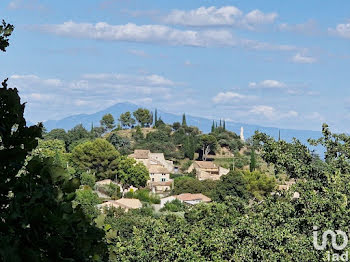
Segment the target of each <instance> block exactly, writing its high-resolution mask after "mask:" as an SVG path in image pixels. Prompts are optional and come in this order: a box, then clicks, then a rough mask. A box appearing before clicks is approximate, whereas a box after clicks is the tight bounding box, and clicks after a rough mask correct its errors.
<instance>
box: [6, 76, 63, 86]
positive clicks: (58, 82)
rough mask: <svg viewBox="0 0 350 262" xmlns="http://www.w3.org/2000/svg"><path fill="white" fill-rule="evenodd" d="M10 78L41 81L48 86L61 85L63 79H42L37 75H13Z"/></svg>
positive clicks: (34, 81)
mask: <svg viewBox="0 0 350 262" xmlns="http://www.w3.org/2000/svg"><path fill="white" fill-rule="evenodd" d="M10 79H16V80H24V81H28V82H30V83H41V84H44V85H48V86H60V85H62V81H61V80H60V79H56V78H49V79H42V78H40V77H38V76H36V75H12V76H11V77H10Z"/></svg>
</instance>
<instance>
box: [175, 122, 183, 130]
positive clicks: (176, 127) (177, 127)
mask: <svg viewBox="0 0 350 262" xmlns="http://www.w3.org/2000/svg"><path fill="white" fill-rule="evenodd" d="M180 127H181V124H180V122H174V123H173V130H174V131H177V130H179V129H180Z"/></svg>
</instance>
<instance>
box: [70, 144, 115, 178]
mask: <svg viewBox="0 0 350 262" xmlns="http://www.w3.org/2000/svg"><path fill="white" fill-rule="evenodd" d="M119 156H120V154H119V152H118V151H117V150H116V149H115V148H114V146H113V145H112V144H110V143H109V142H108V141H106V140H104V139H102V138H97V139H95V140H94V141H88V142H85V143H83V144H80V145H78V146H76V147H75V148H74V149H73V152H72V161H73V163H74V164H75V166H76V167H77V169H79V170H81V171H90V172H93V173H95V175H96V177H97V178H98V179H105V178H110V179H114V178H115V175H116V174H117V172H118V162H119Z"/></svg>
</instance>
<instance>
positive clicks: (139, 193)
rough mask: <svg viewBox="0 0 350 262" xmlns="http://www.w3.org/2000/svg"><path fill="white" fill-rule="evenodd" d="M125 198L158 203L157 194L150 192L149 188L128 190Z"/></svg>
mask: <svg viewBox="0 0 350 262" xmlns="http://www.w3.org/2000/svg"><path fill="white" fill-rule="evenodd" d="M125 197H127V198H137V199H139V200H140V201H142V202H147V203H150V204H159V203H160V199H159V197H158V196H157V195H155V194H152V193H151V192H150V190H149V189H146V188H143V189H139V190H136V191H129V192H127V193H126V194H125Z"/></svg>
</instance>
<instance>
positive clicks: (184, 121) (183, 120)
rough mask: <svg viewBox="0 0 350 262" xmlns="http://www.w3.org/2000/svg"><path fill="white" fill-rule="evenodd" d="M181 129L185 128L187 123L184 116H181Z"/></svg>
mask: <svg viewBox="0 0 350 262" xmlns="http://www.w3.org/2000/svg"><path fill="white" fill-rule="evenodd" d="M181 125H182V127H186V126H187V121H186V115H185V114H183V115H182V124H181Z"/></svg>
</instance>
